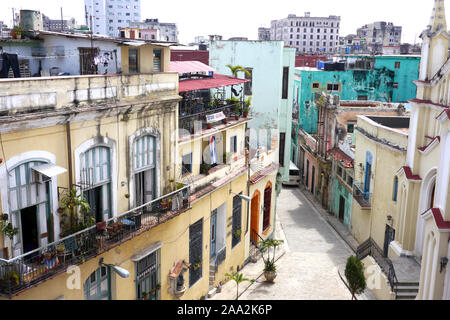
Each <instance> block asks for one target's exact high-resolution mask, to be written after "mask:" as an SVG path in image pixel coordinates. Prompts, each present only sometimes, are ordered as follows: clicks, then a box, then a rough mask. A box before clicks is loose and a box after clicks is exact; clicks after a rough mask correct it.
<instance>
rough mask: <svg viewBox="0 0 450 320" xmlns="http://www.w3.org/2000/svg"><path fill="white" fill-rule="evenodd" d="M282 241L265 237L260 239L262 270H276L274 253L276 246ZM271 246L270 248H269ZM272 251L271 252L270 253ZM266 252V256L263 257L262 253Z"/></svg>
mask: <svg viewBox="0 0 450 320" xmlns="http://www.w3.org/2000/svg"><path fill="white" fill-rule="evenodd" d="M283 243H284V241H283V240H275V239H267V240H264V241H261V242H260V243H259V244H260V248H259V250H260V251H261V253H262V258H263V261H264V271H267V272H270V271H276V265H275V253H276V249H277V247H279V246H281V245H282V244H283ZM271 248H272V250H270V249H271ZM271 251H272V254H271ZM265 252H266V253H267V257H264V253H265Z"/></svg>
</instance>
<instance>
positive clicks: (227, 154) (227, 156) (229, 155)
mask: <svg viewBox="0 0 450 320" xmlns="http://www.w3.org/2000/svg"><path fill="white" fill-rule="evenodd" d="M232 158H233V153H232V152H225V153H224V154H223V163H224V164H229V163H230V162H231V159H232Z"/></svg>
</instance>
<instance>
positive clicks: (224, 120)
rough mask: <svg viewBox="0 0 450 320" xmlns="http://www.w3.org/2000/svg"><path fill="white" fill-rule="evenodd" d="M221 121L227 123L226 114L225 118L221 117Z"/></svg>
mask: <svg viewBox="0 0 450 320" xmlns="http://www.w3.org/2000/svg"><path fill="white" fill-rule="evenodd" d="M222 123H223V124H227V123H228V118H227V116H226V115H225V118H223V119H222Z"/></svg>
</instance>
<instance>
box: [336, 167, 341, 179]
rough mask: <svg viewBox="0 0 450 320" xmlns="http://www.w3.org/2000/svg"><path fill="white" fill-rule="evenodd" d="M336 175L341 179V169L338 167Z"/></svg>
mask: <svg viewBox="0 0 450 320" xmlns="http://www.w3.org/2000/svg"><path fill="white" fill-rule="evenodd" d="M337 175H338V176H340V177H342V167H340V166H338V167H337Z"/></svg>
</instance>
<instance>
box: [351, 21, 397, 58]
mask: <svg viewBox="0 0 450 320" xmlns="http://www.w3.org/2000/svg"><path fill="white" fill-rule="evenodd" d="M356 34H357V36H358V37H359V38H360V39H361V41H364V43H365V45H366V46H367V49H368V50H369V51H371V52H373V53H375V52H379V53H381V52H382V51H381V50H382V48H383V47H386V46H396V47H400V44H401V43H402V27H401V26H394V24H393V23H392V22H385V21H378V22H374V23H370V24H366V25H364V26H362V27H361V28H358V29H357V31H356ZM380 49H381V50H380Z"/></svg>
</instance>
